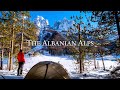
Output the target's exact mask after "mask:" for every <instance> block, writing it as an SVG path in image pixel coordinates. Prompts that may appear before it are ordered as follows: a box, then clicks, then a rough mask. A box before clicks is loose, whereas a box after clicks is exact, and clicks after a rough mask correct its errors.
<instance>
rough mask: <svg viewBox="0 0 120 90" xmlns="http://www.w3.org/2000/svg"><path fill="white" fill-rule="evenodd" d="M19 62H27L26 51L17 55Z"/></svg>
mask: <svg viewBox="0 0 120 90" xmlns="http://www.w3.org/2000/svg"><path fill="white" fill-rule="evenodd" d="M17 59H18V62H25V58H24V53H22V52H19V53H18V55H17Z"/></svg>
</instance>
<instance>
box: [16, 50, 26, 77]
mask: <svg viewBox="0 0 120 90" xmlns="http://www.w3.org/2000/svg"><path fill="white" fill-rule="evenodd" d="M17 59H18V70H17V76H20V75H22V71H23V65H24V63H25V58H24V53H23V52H22V49H20V51H19V53H18V55H17Z"/></svg>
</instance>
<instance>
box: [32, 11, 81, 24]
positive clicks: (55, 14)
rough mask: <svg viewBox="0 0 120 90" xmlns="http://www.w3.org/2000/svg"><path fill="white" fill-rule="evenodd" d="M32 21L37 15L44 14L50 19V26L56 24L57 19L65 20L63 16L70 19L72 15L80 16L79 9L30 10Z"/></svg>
mask: <svg viewBox="0 0 120 90" xmlns="http://www.w3.org/2000/svg"><path fill="white" fill-rule="evenodd" d="M30 15H31V21H34V19H35V18H36V17H37V16H43V17H44V18H45V19H48V21H49V24H50V26H53V25H54V22H55V21H58V20H63V18H65V17H66V18H67V19H69V20H70V17H71V16H73V15H75V16H79V15H80V12H79V11H30Z"/></svg>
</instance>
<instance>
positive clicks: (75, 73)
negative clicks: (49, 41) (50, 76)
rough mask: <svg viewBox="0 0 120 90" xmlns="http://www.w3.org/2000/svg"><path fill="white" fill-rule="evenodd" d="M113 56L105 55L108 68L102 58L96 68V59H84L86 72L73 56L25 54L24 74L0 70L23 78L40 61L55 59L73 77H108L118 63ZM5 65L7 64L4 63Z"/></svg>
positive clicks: (5, 74) (15, 70) (6, 75)
mask: <svg viewBox="0 0 120 90" xmlns="http://www.w3.org/2000/svg"><path fill="white" fill-rule="evenodd" d="M111 57H113V56H110V55H109V56H105V57H104V58H106V59H107V60H105V61H104V64H105V68H106V70H103V63H102V60H96V64H97V69H95V68H94V60H85V61H84V65H85V67H84V69H85V70H84V73H82V74H80V73H79V63H78V64H77V62H76V60H74V59H73V58H72V57H71V56H69V55H67V56H51V55H49V53H48V52H44V55H36V56H29V55H27V54H26V55H25V59H26V63H25V64H24V68H23V76H20V77H18V76H16V74H17V68H15V69H14V70H11V71H8V70H0V75H4V77H6V78H11V79H12V78H14V79H18V78H19V79H23V78H24V77H25V75H26V74H27V73H28V72H29V70H30V69H31V68H32V67H33V66H34V65H35V64H37V63H38V62H42V61H53V62H56V63H59V64H61V65H62V66H63V68H64V69H66V70H67V72H68V74H69V76H70V77H71V79H108V78H109V73H110V71H111V70H112V69H113V68H115V67H116V66H117V65H119V64H118V62H117V61H112V60H111V59H113V58H111ZM4 66H5V65H4ZM0 78H2V77H1V76H0Z"/></svg>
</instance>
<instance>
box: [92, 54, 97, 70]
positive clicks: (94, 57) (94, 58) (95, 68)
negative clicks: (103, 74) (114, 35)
mask: <svg viewBox="0 0 120 90" xmlns="http://www.w3.org/2000/svg"><path fill="white" fill-rule="evenodd" d="M93 57H94V66H95V69H96V68H97V67H96V57H95V52H94V53H93Z"/></svg>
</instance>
